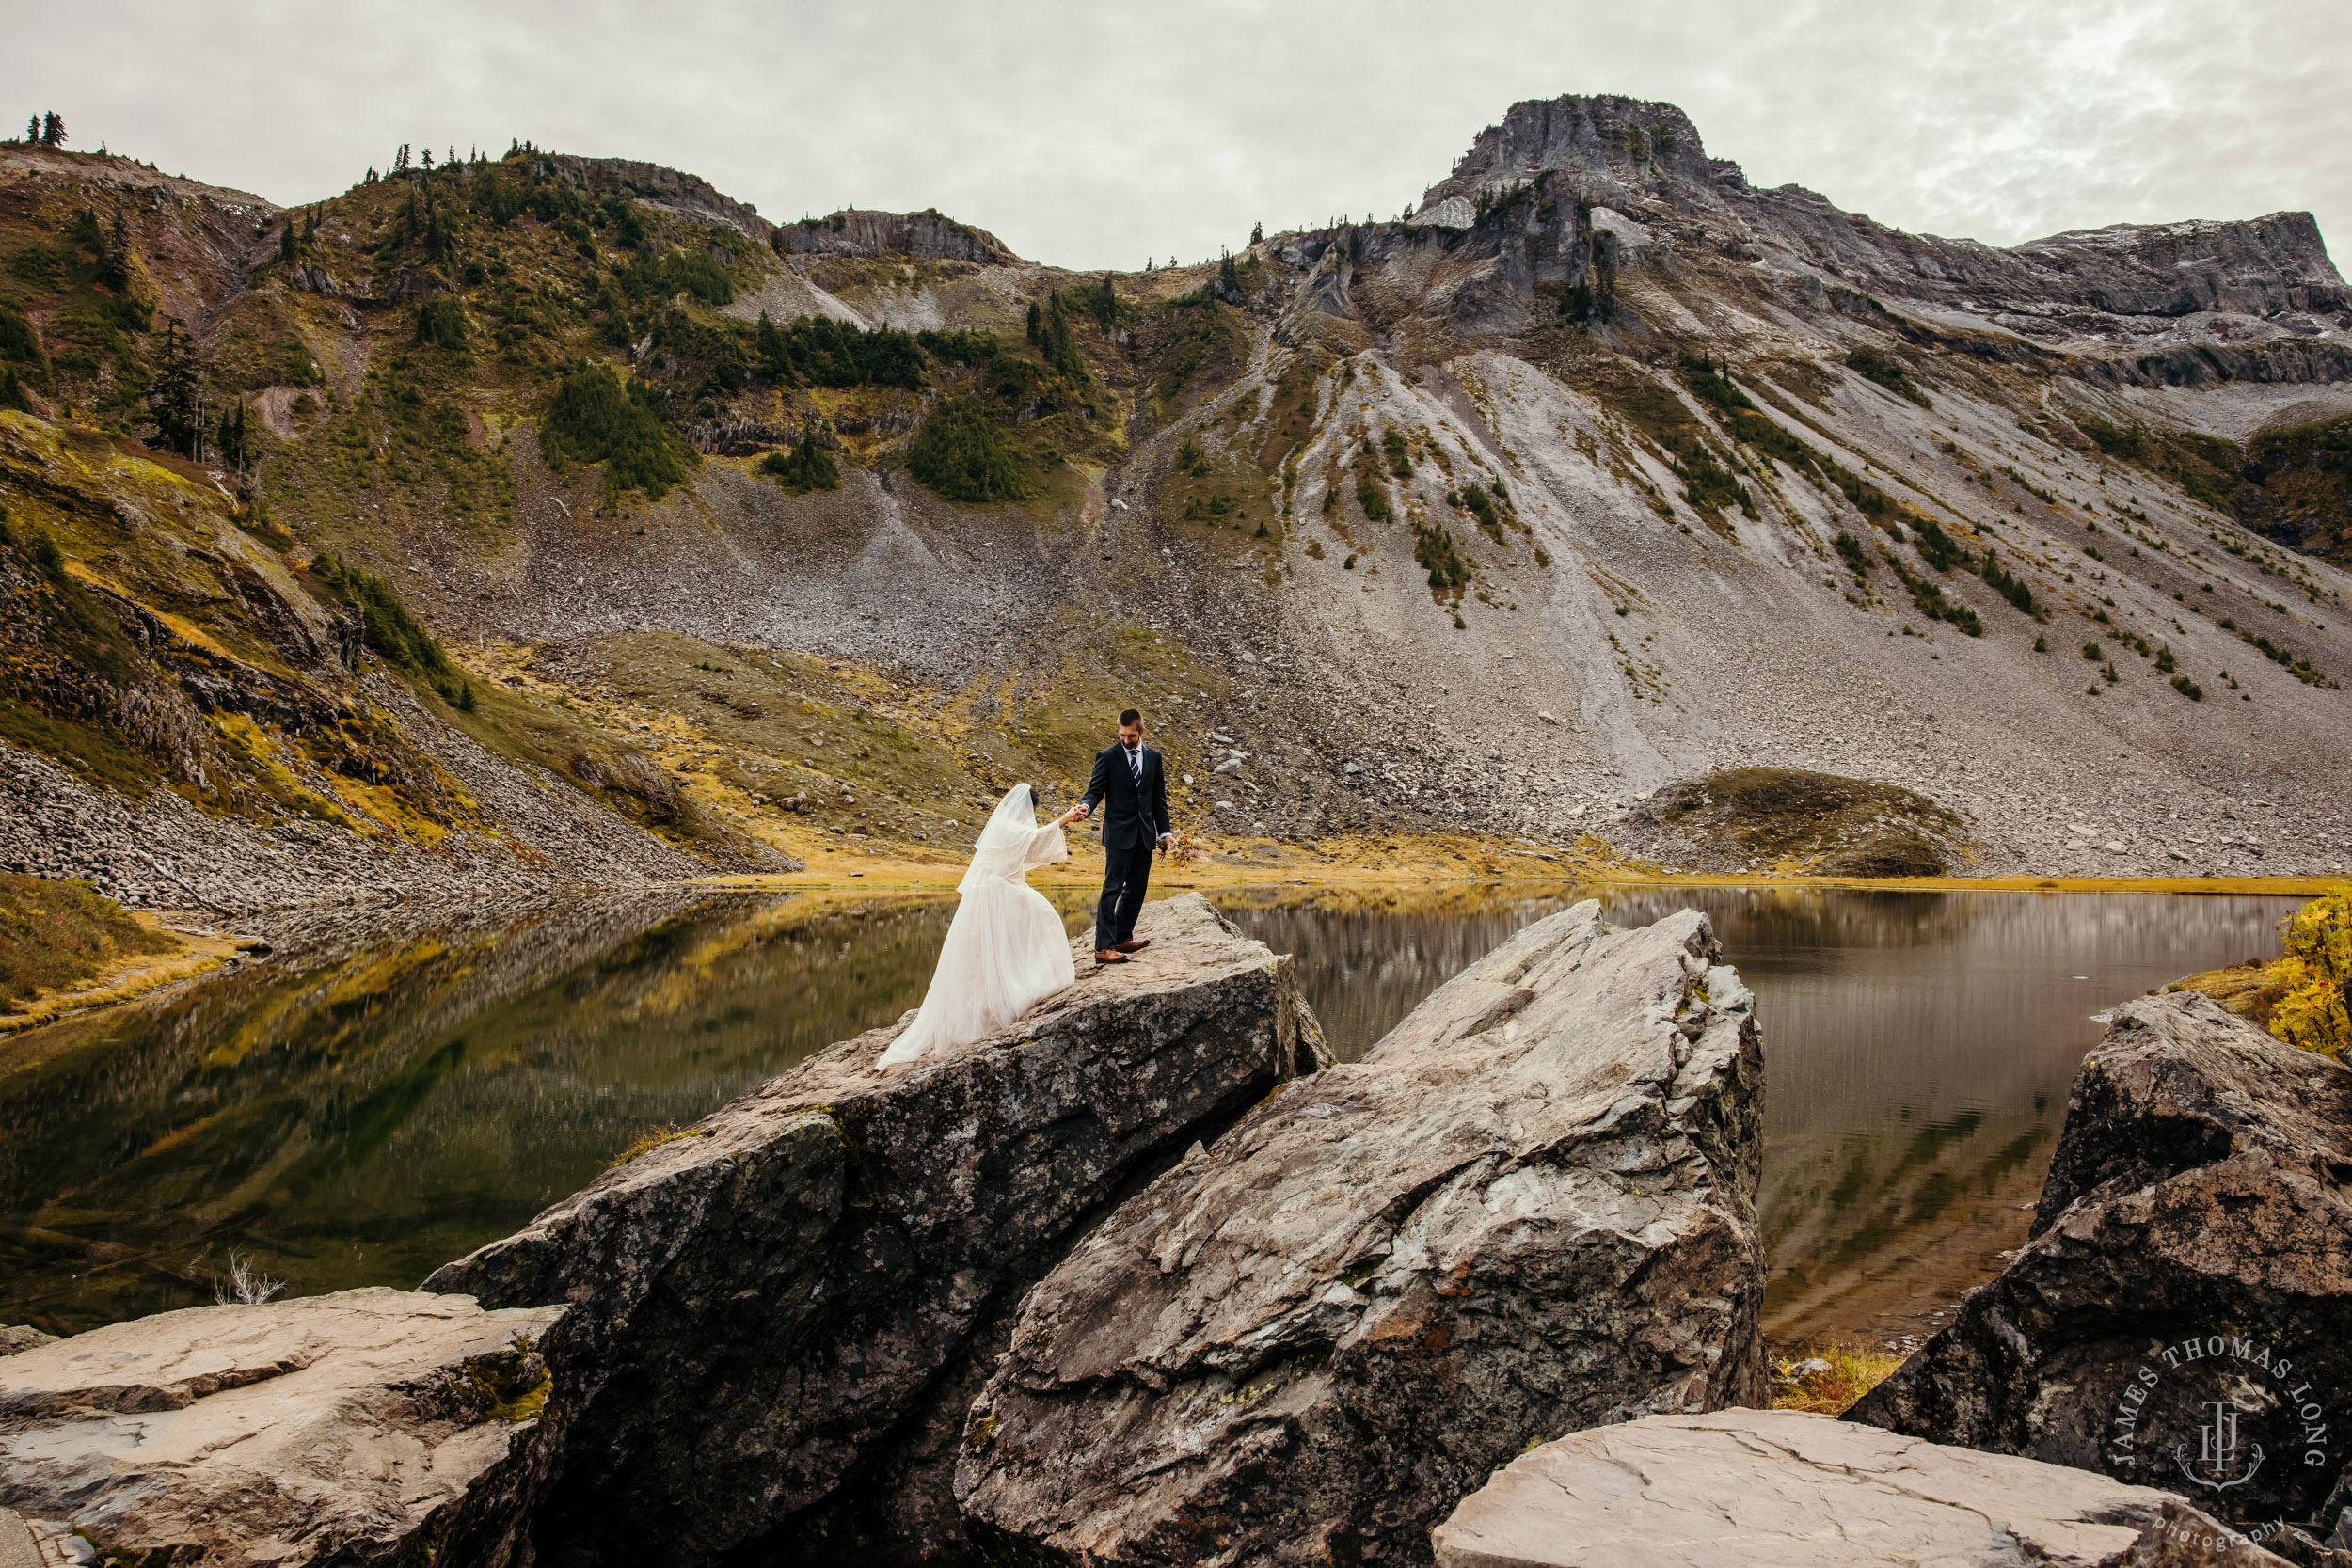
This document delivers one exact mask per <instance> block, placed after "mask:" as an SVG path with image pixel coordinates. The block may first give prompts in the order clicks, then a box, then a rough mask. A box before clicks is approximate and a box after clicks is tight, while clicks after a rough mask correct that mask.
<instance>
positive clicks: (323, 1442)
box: [0, 1290, 564, 1568]
mask: <svg viewBox="0 0 2352 1568" xmlns="http://www.w3.org/2000/svg"><path fill="white" fill-rule="evenodd" d="M563 1316H564V1309H563V1308H562V1307H525V1308H519V1309H515V1310H507V1311H485V1310H484V1309H482V1308H481V1307H477V1306H476V1305H475V1304H474V1303H473V1302H471V1301H469V1300H467V1299H466V1298H464V1297H462V1296H447V1295H427V1294H422V1293H420V1292H416V1291H386V1290H364V1291H337V1292H335V1293H334V1294H331V1295H324V1296H309V1297H305V1298H303V1299H301V1300H297V1301H281V1302H272V1303H269V1304H267V1305H264V1306H260V1307H191V1308H189V1309H187V1310H185V1311H180V1312H163V1313H158V1314H156V1315H155V1316H153V1317H149V1318H138V1319H134V1320H132V1321H130V1322H128V1323H110V1324H108V1325H107V1326H106V1327H104V1328H100V1329H94V1330H92V1331H91V1332H89V1333H87V1334H77V1335H74V1336H72V1338H66V1339H60V1340H57V1341H55V1342H53V1343H50V1344H46V1345H41V1346H39V1347H37V1348H35V1349H32V1350H27V1351H24V1352H22V1353H21V1354H16V1355H11V1356H9V1357H8V1358H7V1359H6V1360H0V1504H5V1505H6V1507H7V1509H13V1510H14V1511H16V1513H19V1514H21V1515H23V1517H24V1521H25V1524H26V1525H27V1526H28V1527H29V1528H30V1529H31V1530H32V1533H33V1535H34V1536H35V1538H36V1539H39V1540H41V1541H43V1542H44V1543H52V1544H61V1543H62V1542H63V1541H64V1540H65V1539H66V1538H67V1536H68V1534H69V1532H71V1531H74V1530H78V1531H80V1533H81V1535H82V1537H83V1538H84V1539H85V1540H87V1542H89V1543H90V1544H92V1545H94V1546H95V1547H96V1548H97V1550H98V1551H99V1552H100V1553H102V1554H108V1555H107V1556H106V1558H105V1560H108V1561H112V1560H115V1559H114V1557H113V1556H112V1555H111V1554H114V1553H121V1554H124V1558H123V1560H140V1561H157V1562H162V1561H171V1562H202V1563H204V1564H206V1565H207V1568H247V1565H258V1564H262V1563H269V1564H297V1563H307V1562H328V1561H332V1562H339V1563H342V1562H373V1561H389V1560H398V1561H400V1562H403V1563H413V1564H417V1565H419V1568H443V1565H446V1568H501V1565H503V1564H505V1563H508V1562H510V1561H516V1560H518V1559H517V1558H516V1549H517V1547H518V1546H520V1545H522V1544H523V1543H522V1541H521V1539H520V1537H521V1527H522V1523H523V1520H524V1517H525V1515H526V1513H527V1510H528V1508H529V1505H530V1503H531V1501H532V1497H533V1494H534V1492H535V1489H536V1486H537V1483H538V1480H539V1478H540V1475H541V1474H542V1466H541V1463H540V1461H541V1459H542V1457H543V1454H542V1449H541V1435H542V1428H541V1422H540V1420H539V1418H538V1413H539V1411H540V1409H541V1407H542V1406H543V1405H544V1404H545V1403H546V1402H547V1400H548V1393H549V1376H548V1367H547V1363H546V1362H545V1361H544V1360H543V1359H542V1358H541V1357H540V1356H539V1354H537V1352H536V1349H535V1344H536V1341H537V1340H538V1339H539V1338H541V1337H542V1336H544V1335H545V1334H546V1333H547V1332H548V1329H549V1328H551V1327H552V1326H553V1325H554V1324H555V1323H557V1322H558V1321H559V1320H560V1319H562V1317H563ZM0 1512H5V1510H0ZM43 1549H44V1550H48V1549H49V1547H48V1546H46V1545H45V1546H44V1548H43ZM146 1553H160V1554H163V1555H162V1556H157V1557H153V1558H147V1557H144V1556H141V1555H140V1554H146ZM54 1560H56V1561H66V1560H69V1559H68V1558H66V1557H62V1556H59V1557H56V1558H55V1559H54ZM524 1560H527V1559H524Z"/></svg>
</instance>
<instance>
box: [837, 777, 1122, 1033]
mask: <svg viewBox="0 0 2352 1568" xmlns="http://www.w3.org/2000/svg"><path fill="white" fill-rule="evenodd" d="M1069 856H1070V846H1069V844H1068V842H1067V841H1066V840H1064V838H1063V837H1062V831H1061V829H1060V827H1059V826H1058V825H1052V824H1049V825H1048V826H1045V827H1042V828H1041V827H1039V826H1038V825H1037V803H1036V800H1035V798H1034V797H1033V796H1032V795H1031V794H1030V791H1029V786H1028V785H1027V784H1015V785H1013V786H1012V788H1011V789H1010V790H1009V791H1008V792H1007V793H1006V795H1005V798H1004V799H1003V800H999V801H998V802H997V803H996V811H995V814H994V815H993V816H991V817H990V818H989V819H988V826H987V827H985V828H983V829H981V830H980V837H979V841H978V842H977V844H975V845H974V846H973V847H972V864H971V868H970V869H969V870H967V871H965V872H964V874H963V880H962V881H961V882H960V883H958V884H957V891H958V892H959V893H961V894H962V895H963V899H962V902H961V903H959V904H958V905H957V906H956V918H955V920H954V921H953V922H952V923H951V924H950V925H949V926H948V927H947V940H946V942H943V943H941V945H940V949H939V967H938V968H937V969H934V970H933V971H931V989H930V990H928V991H926V992H924V994H923V1007H922V1010H921V1011H920V1012H918V1013H916V1014H915V1015H914V1022H912V1023H910V1024H908V1025H907V1026H906V1031H905V1033H903V1034H901V1035H900V1036H899V1037H898V1038H897V1039H896V1040H894V1041H892V1042H891V1046H890V1049H889V1050H887V1051H885V1052H883V1053H882V1058H881V1060H879V1061H877V1062H876V1063H875V1064H874V1070H875V1071H877V1072H880V1071H882V1070H883V1069H887V1068H893V1067H897V1066H898V1064H899V1063H901V1062H912V1061H914V1060H916V1059H917V1058H919V1057H923V1056H934V1055H939V1054H942V1053H946V1052H949V1051H953V1050H954V1049H955V1048H956V1047H958V1046H960V1045H969V1044H971V1043H972V1042H973V1041H974V1040H977V1039H978V1038H980V1037H982V1036H984V1035H992V1034H994V1033H995V1032H996V1031H997V1030H999V1029H1001V1028H1003V1027H1004V1026H1005V1025H1006V1024H1008V1023H1010V1022H1012V1021H1013V1020H1014V1019H1016V1018H1019V1017H1020V1016H1021V1015H1022V1014H1023V1013H1025V1012H1027V1011H1028V1010H1029V1009H1030V1008H1031V1007H1034V1006H1037V1005H1038V1004H1039V1003H1040V1002H1042V1001H1043V1000H1044V999H1045V998H1047V997H1049V996H1051V995H1053V994H1054V993H1055V992H1056V991H1057V990H1061V989H1062V988H1063V987H1065V986H1067V985H1069V984H1070V983H1071V982H1072V981H1073V980H1075V979H1076V978H1077V977H1078V970H1077V965H1076V963H1075V962H1074V961H1073V959H1072V958H1071V956H1070V939H1069V937H1068V936H1066V935H1064V934H1063V932H1062V928H1061V916H1059V915H1057V914H1056V913H1055V912H1054V906H1053V905H1051V904H1049V903H1047V902H1046V901H1045V895H1043V894H1041V893H1040V892H1038V891H1037V889H1035V888H1033V887H1031V886H1030V885H1029V882H1028V873H1029V871H1030V869H1031V868H1032V867H1034V866H1040V865H1051V864H1053V863H1055V862H1056V861H1058V860H1067V859H1068V858H1069Z"/></svg>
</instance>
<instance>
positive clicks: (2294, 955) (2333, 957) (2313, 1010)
mask: <svg viewBox="0 0 2352 1568" xmlns="http://www.w3.org/2000/svg"><path fill="white" fill-rule="evenodd" d="M2280 933H2281V934H2282V935H2283V936H2284V937H2285V938H2286V952H2285V953H2284V954H2283V955H2281V956H2280V959H2279V961H2278V962H2277V963H2275V964H2273V965H2271V967H2270V979H2271V982H2272V984H2274V985H2276V986H2278V987H2280V988H2281V994H2280V997H2279V1000H2278V1002H2277V1003H2276V1004H2275V1005H2274V1006H2272V1008H2271V1011H2270V1032H2271V1033H2272V1034H2274V1035H2276V1036H2278V1037H2280V1039H2282V1040H2284V1041H2286V1042H2287V1043H2288V1044H2289V1045H2293V1046H2299V1047H2301V1048H2302V1049H2303V1050H2305V1051H2312V1052H2316V1053H2319V1054H2320V1055H2322V1056H2328V1057H2332V1058H2334V1059H2335V1060H2337V1061H2339V1062H2340V1061H2343V1060H2344V1049H2345V1047H2346V1046H2352V886H2345V887H2340V888H2337V889H2336V890H2334V891H2333V892H2331V893H2328V894H2327V895H2323V896H2321V897H2318V898H2314V899H2312V901H2311V902H2310V903H2308V904H2306V905H2304V906H2303V907H2302V908H2301V909H2299V910H2297V911H2295V912H2294V913H2293V914H2291V915H2289V916H2288V917H2287V918H2286V922H2285V924H2284V925H2282V926H2281V927H2280Z"/></svg>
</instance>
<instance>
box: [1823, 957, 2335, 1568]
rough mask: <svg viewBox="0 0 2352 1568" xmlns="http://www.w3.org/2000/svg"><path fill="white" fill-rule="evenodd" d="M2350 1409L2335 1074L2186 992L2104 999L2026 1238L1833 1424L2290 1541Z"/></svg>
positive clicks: (2307, 1512) (2321, 1497)
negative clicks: (2163, 1492)
mask: <svg viewBox="0 0 2352 1568" xmlns="http://www.w3.org/2000/svg"><path fill="white" fill-rule="evenodd" d="M2212 1402H2222V1403H2225V1404H2227V1405H2228V1406H2229V1407H2230V1416H2229V1427H2230V1430H2229V1433H2227V1434H2226V1435H2227V1438H2228V1439H2229V1440H2228V1441H2227V1442H2225V1443H2224V1444H2223V1445H2221V1448H2220V1449H2219V1450H2209V1449H2207V1446H2206V1435H2207V1434H2206V1431H2205V1429H2206V1428H2207V1427H2208V1426H2209V1425H2210V1423H2211V1421H2212V1419H2213V1418H2214V1411H2213V1409H2212ZM2347 1408H2352V1071H2347V1070H2346V1069H2344V1068H2343V1067H2341V1066H2339V1065H2338V1064H2336V1063H2334V1062H2331V1061H2328V1059H2326V1058H2325V1057H2321V1056H2315V1055H2313V1054H2312V1053H2309V1052H2305V1051H2298V1050H2296V1049H2295V1048H2294V1047H2293V1046H2290V1045H2284V1044H2281V1043H2280V1042H2279V1041H2278V1040H2275V1039H2273V1038H2271V1037H2269V1036H2268V1035H2265V1034H2264V1033H2263V1032H2262V1031H2260V1030H2258V1029H2256V1028H2254V1027H2253V1026H2252V1025H2251V1024H2249V1023H2247V1022H2245V1021H2243V1020H2242V1019H2239V1018H2237V1017H2234V1016H2233V1015H2232V1014H2231V1013H2229V1012H2228V1011H2226V1010H2224V1009H2223V1008H2222V1007H2221V1006H2219V1005H2218V1004H2217V1003H2216V1002H2214V1001H2213V1000H2212V999H2211V998H2209V997H2206V996H2203V995H2200V994H2198V993H2196V992H2187V991H2184V992H2177V993H2171V994H2168V995H2163V996H2155V997H2145V998H2141V999H2139V1000H2137V1001H2134V1002H2130V1003H2127V1004H2125V1005H2124V1006H2121V1007H2119V1008H2117V1009H2116V1012H2115V1016H2114V1020H2113V1022H2110V1023H2109V1024H2108V1026H2107V1033H2106V1038H2105V1039H2104V1040H2103V1041H2102V1042H2101V1043H2100V1045H2099V1047H2098V1049H2097V1050H2095V1051H2093V1052H2091V1053H2090V1054H2089V1055H2088V1056H2086V1057H2085V1058H2084V1059H2083V1065H2082V1068H2081V1069H2080V1070H2079V1071H2078V1072H2077V1073H2076V1075H2075V1079H2074V1094H2073V1097H2072V1099H2071V1101H2070V1103H2069V1105H2068V1108H2067V1115H2066V1128H2065V1131H2064V1132H2062V1133H2061V1134H2060V1135H2059V1138H2058V1148H2057V1151H2056V1152H2055V1153H2054V1154H2053V1155H2052V1157H2051V1162H2050V1174H2049V1177H2048V1179H2047V1180H2046V1181H2045V1182H2044V1184H2043V1186H2042V1200H2041V1203H2040V1204H2039V1205H2038V1206H2037V1208H2036V1210H2035V1212H2034V1219H2033V1228H2032V1231H2031V1234H2030V1237H2029V1239H2028V1240H2027V1241H2026V1244H2025V1246H2024V1247H2022V1248H2021V1249H2019V1251H2018V1253H2017V1255H2016V1256H2015V1258H2014V1259H2011V1261H2010V1264H2009V1265H2008V1267H2006V1268H2005V1269H2003V1270H2002V1271H2001V1273H2000V1274H1999V1275H1996V1276H1994V1278H1993V1279H1992V1280H1990V1281H1988V1282H1987V1283H1985V1284H1983V1285H1980V1286H1979V1287H1978V1288H1977V1289H1975V1290H1974V1291H1970V1292H1969V1293H1968V1294H1967V1295H1966V1296H1964V1297H1963V1298H1962V1302H1961V1306H1960V1308H1959V1310H1958V1311H1957V1312H1956V1313H1955V1314H1954V1316H1953V1319H1952V1321H1951V1323H1949V1324H1947V1326H1946V1327H1945V1328H1943V1329H1942V1330H1940V1331H1939V1332H1938V1333H1936V1334H1935V1335H1934V1336H1933V1337H1932V1338H1930V1339H1929V1340H1928V1342H1927V1343H1926V1344H1925V1345H1923V1346H1921V1347H1920V1348H1919V1350H1918V1351H1917V1352H1916V1353H1915V1354H1913V1355H1912V1356H1911V1358H1910V1359H1909V1360H1907V1361H1905V1362H1904V1363H1903V1364H1902V1366H1901V1367H1899V1369H1897V1370H1896V1371H1895V1373H1894V1375H1893V1376H1891V1377H1889V1378H1888V1379H1887V1380H1886V1381H1885V1382H1884V1383H1882V1384H1880V1385H1879V1386H1878V1387H1877V1388H1875V1389H1873V1390H1872V1391H1871V1392H1870V1393H1868V1394H1867V1395H1865V1396H1864V1397H1863V1398H1862V1399H1861V1400H1860V1401H1859V1402H1856V1403H1855V1405H1854V1407H1853V1408H1852V1409H1851V1410H1850V1411H1848V1412H1847V1413H1846V1416H1845V1417H1844V1419H1846V1420H1849V1421H1859V1422H1867V1423H1868V1424H1870V1425H1872V1426H1879V1427H1884V1428H1886V1429H1887V1430H1889V1431H1891V1432H1898V1433H1908V1434H1910V1435H1913V1436H1918V1437H1928V1438H1932V1439H1935V1440H1937V1441H1943V1442H1951V1443H1961V1444H1965V1445H1966V1446H1968V1447H1970V1448H1974V1449H1985V1450H1987V1451H1990V1452H1994V1453H2014V1454H2024V1455H2026V1456H2028V1457H2030V1458H2034V1459H2041V1460H2047V1461H2049V1462H2051V1463H2054V1464H2059V1465H2076V1466H2079V1467H2081V1468H2083V1469H2088V1470H2101V1471H2105V1472H2106V1473H2107V1474H2109V1475H2113V1476H2116V1477H2117V1478H2119V1479H2122V1480H2125V1481H2136V1482H2139V1483H2142V1484H2153V1485H2164V1486H2167V1487H2170V1488H2173V1489H2177V1490H2180V1491H2182V1492H2184V1493H2185V1494H2187V1495H2189V1496H2191V1497H2195V1498H2196V1499H2197V1501H2198V1502H2199V1504H2200V1506H2201V1507H2204V1508H2206V1509H2208V1510H2210V1511H2211V1512H2213V1513H2215V1514H2216V1516H2217V1517H2219V1518H2222V1519H2224V1520H2226V1521H2228V1522H2229V1523H2231V1524H2233V1525H2234V1526H2236V1527H2237V1528H2240V1529H2243V1530H2245V1531H2246V1532H2247V1533H2249V1535H2251V1536H2253V1537H2254V1538H2255V1539H2257V1540H2260V1541H2265V1542H2269V1543H2274V1544H2276V1545H2277V1547H2278V1549H2279V1550H2280V1551H2281V1552H2283V1553H2285V1554H2286V1555H2290V1556H2292V1555H2295V1553H2296V1551H2297V1550H2300V1549H2304V1543H2303V1542H2300V1541H2298V1540H2297V1539H2296V1533H2297V1532H2296V1527H2297V1526H2299V1525H2305V1524H2306V1522H2308V1521H2312V1520H2313V1519H2314V1518H2316V1519H2317V1520H2319V1523H2318V1526H2317V1528H2315V1529H2312V1530H2310V1535H2312V1536H2321V1537H2324V1536H2328V1535H2330V1534H2331V1533H2334V1532H2336V1531H2337V1528H2338V1525H2339V1522H2340V1517H2341V1514H2342V1512H2343V1508H2342V1491H2341V1488H2340V1482H2339V1477H2340V1475H2341V1474H2342V1473H2343V1471H2344V1464H2345V1461H2346V1459H2347V1457H2352V1443H2347V1441H2346V1436H2345V1434H2344V1432H2343V1425H2344V1421H2343V1418H2344V1412H2345V1411H2346V1410H2347ZM2257 1448H2260V1449H2261V1450H2262V1458H2261V1459H2260V1460H2257V1459H2256V1458H2255V1449H2257ZM2209 1451H2212V1452H2217V1455H2218V1457H2217V1460H2216V1461H2215V1463H2212V1464H2208V1463H2207V1462H2206V1457H2205V1456H2206V1455H2207V1453H2208V1452H2209ZM2249 1465H2251V1466H2253V1467H2252V1468H2250V1469H2249ZM2331 1493H2335V1494H2336V1495H2337V1496H2336V1498H2335V1499H2334V1500H2331V1498H2330V1494H2331ZM2338 1544H2346V1543H2342V1542H2339V1543H2338ZM2309 1546H2310V1548H2311V1549H2316V1547H2317V1546H2318V1542H2317V1541H2316V1540H2312V1541H2310V1542H2309Z"/></svg>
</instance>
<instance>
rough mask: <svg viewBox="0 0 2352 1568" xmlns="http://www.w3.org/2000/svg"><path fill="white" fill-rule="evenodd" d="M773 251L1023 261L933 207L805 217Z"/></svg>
mask: <svg viewBox="0 0 2352 1568" xmlns="http://www.w3.org/2000/svg"><path fill="white" fill-rule="evenodd" d="M775 246H776V249H777V250H778V251H780V252H781V253H783V254H785V255H787V256H857V257H866V258H879V257H884V256H898V257H905V258H909V259H911V260H918V261H975V262H978V263H979V264H981V265H983V266H986V265H995V264H1001V263H1005V262H1009V261H1019V260H1021V258H1020V257H1018V256H1015V255H1014V254H1013V253H1012V248H1011V247H1010V246H1009V245H1006V244H1005V242H1004V241H1002V240H1000V239H998V238H997V237H996V236H995V235H993V234H992V233H990V232H989V231H988V230H985V229H975V228H973V227H972V226H971V225H970V224H968V223H958V222H957V221H956V220H955V219H954V218H951V217H948V216H946V214H943V213H941V212H939V211H938V210H937V209H935V208H926V209H924V210H923V211H922V212H919V213H875V212H866V211H861V210H850V211H844V212H838V213H834V214H832V215H830V216H828V217H821V218H803V219H801V221H800V222H798V223H788V224H785V225H783V226H781V227H780V228H778V229H777V230H776V238H775Z"/></svg>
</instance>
